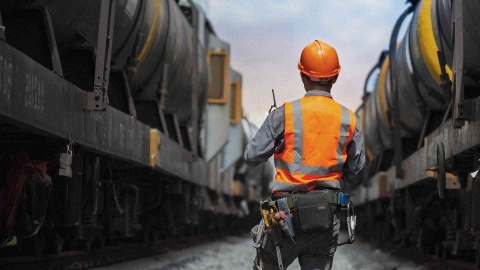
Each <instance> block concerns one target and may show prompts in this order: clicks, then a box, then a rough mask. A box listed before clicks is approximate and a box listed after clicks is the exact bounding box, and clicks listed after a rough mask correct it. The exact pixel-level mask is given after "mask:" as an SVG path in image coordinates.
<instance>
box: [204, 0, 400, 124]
mask: <svg viewBox="0 0 480 270" xmlns="http://www.w3.org/2000/svg"><path fill="white" fill-rule="evenodd" d="M405 8H406V5H405V4H403V3H402V2H401V1H397V0H384V1H376V0H355V1H353V0H350V1H347V0H302V1H292V0H244V1H234V0H210V2H209V18H210V20H211V22H212V24H213V27H214V29H215V30H216V32H217V35H218V36H219V37H220V38H221V39H223V40H225V41H226V42H228V43H230V45H231V54H232V55H231V65H232V67H233V68H234V69H235V70H238V71H239V72H240V73H242V75H243V91H244V92H243V106H244V110H245V111H246V112H247V114H248V115H249V117H250V119H251V120H252V121H253V122H254V123H256V124H257V125H261V123H262V122H263V119H264V112H265V111H266V110H268V108H269V107H270V104H271V99H272V98H271V89H272V88H274V89H275V92H276V95H277V103H279V104H282V103H283V102H285V101H291V100H294V99H297V98H300V97H302V96H303V94H304V90H303V85H302V84H301V81H300V78H299V72H298V70H297V68H296V65H297V61H298V59H299V57H300V53H301V50H302V49H303V47H304V46H305V45H307V44H308V43H309V42H311V41H313V40H314V39H323V40H325V41H327V42H328V43H330V44H331V45H333V46H334V47H335V48H336V49H337V52H338V54H339V58H340V63H341V65H342V72H341V74H340V77H339V80H338V82H337V84H335V85H334V88H333V90H332V95H333V96H334V98H335V99H336V100H337V101H339V102H340V103H342V104H344V105H345V106H347V107H349V108H351V109H356V108H357V107H358V106H359V104H360V102H361V96H362V94H363V92H362V91H363V84H364V80H365V77H366V75H367V72H368V71H369V70H370V68H371V67H372V66H373V65H374V64H375V63H376V61H377V59H378V56H379V55H380V52H381V51H382V50H383V49H386V48H388V42H389V39H390V33H391V31H392V29H393V25H394V23H395V21H396V19H397V18H398V16H399V15H400V14H401V13H402V12H403V10H404V9H405Z"/></svg>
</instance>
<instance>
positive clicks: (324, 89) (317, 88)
mask: <svg viewBox="0 0 480 270" xmlns="http://www.w3.org/2000/svg"><path fill="white" fill-rule="evenodd" d="M305 90H306V91H307V92H308V91H312V90H317V91H325V92H327V93H330V90H332V86H311V87H309V88H306V89H305Z"/></svg>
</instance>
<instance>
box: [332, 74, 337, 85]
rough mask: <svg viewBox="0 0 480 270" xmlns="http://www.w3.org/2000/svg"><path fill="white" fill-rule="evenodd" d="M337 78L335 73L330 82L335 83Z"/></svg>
mask: <svg viewBox="0 0 480 270" xmlns="http://www.w3.org/2000/svg"><path fill="white" fill-rule="evenodd" d="M337 79H338V74H337V75H335V77H333V79H332V84H334V83H336V82H337Z"/></svg>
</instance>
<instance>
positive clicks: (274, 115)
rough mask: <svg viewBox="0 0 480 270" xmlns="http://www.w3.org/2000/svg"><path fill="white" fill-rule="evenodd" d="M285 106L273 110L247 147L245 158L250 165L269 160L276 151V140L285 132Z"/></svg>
mask: <svg viewBox="0 0 480 270" xmlns="http://www.w3.org/2000/svg"><path fill="white" fill-rule="evenodd" d="M284 115H285V107H283V106H281V107H279V108H278V109H276V110H274V111H273V112H271V113H270V114H269V115H268V116H267V119H265V121H264V122H263V124H262V126H261V127H260V129H259V130H258V132H257V134H255V137H253V139H252V141H251V142H250V143H249V144H248V145H247V147H246V148H245V153H244V155H243V159H244V160H245V163H247V165H249V166H257V165H258V164H260V163H263V162H265V161H267V160H268V158H269V157H271V156H272V155H273V152H274V151H275V147H276V142H277V141H278V140H279V137H281V135H282V134H283V132H284V131H283V125H284Z"/></svg>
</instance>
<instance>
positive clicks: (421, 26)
mask: <svg viewBox="0 0 480 270" xmlns="http://www.w3.org/2000/svg"><path fill="white" fill-rule="evenodd" d="M431 6H432V0H424V1H422V4H421V7H420V13H419V15H418V26H417V27H418V40H419V42H420V51H421V52H422V57H423V60H424V62H425V64H426V66H427V68H428V71H430V74H431V75H432V77H433V78H434V79H435V81H436V82H437V84H439V85H440V62H439V61H438V55H437V51H438V46H437V42H436V41H435V36H434V34H433V25H432V9H431ZM445 70H446V72H447V74H448V77H449V78H450V80H452V70H451V69H450V67H449V66H448V65H446V66H445Z"/></svg>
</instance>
